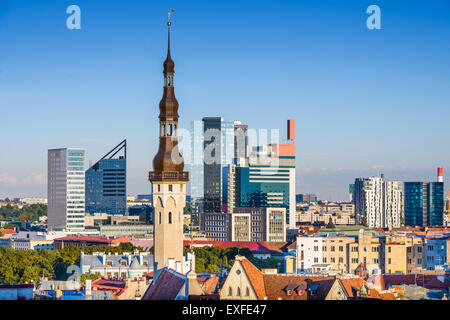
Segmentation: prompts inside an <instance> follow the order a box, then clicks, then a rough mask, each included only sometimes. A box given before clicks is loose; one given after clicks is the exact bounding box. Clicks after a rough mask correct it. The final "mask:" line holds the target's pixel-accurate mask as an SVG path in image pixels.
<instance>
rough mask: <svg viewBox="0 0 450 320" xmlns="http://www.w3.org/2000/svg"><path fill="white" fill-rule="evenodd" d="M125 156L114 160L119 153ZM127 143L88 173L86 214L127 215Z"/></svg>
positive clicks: (113, 150) (104, 158) (106, 156)
mask: <svg viewBox="0 0 450 320" xmlns="http://www.w3.org/2000/svg"><path fill="white" fill-rule="evenodd" d="M121 151H122V152H123V155H120V156H118V157H117V158H114V157H115V156H116V155H117V154H118V153H119V152H121ZM126 195H127V193H126V141H125V140H124V141H122V142H121V143H120V144H119V145H117V146H116V147H115V148H114V149H112V150H111V151H110V152H109V153H108V154H106V155H105V156H104V157H103V158H102V159H100V160H99V161H98V162H97V163H95V164H94V165H93V166H92V167H90V168H89V169H88V170H87V171H86V212H87V213H89V214H94V213H107V214H113V215H125V214H126V210H127V197H126Z"/></svg>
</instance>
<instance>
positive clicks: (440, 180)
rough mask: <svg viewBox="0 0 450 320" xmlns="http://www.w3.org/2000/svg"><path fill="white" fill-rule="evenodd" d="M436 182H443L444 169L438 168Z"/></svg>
mask: <svg viewBox="0 0 450 320" xmlns="http://www.w3.org/2000/svg"><path fill="white" fill-rule="evenodd" d="M438 182H444V169H443V168H438Z"/></svg>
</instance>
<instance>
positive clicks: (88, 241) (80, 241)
mask: <svg viewBox="0 0 450 320" xmlns="http://www.w3.org/2000/svg"><path fill="white" fill-rule="evenodd" d="M122 242H130V239H129V238H127V237H122V238H108V237H100V236H67V237H63V238H57V239H55V240H54V248H55V249H63V248H64V246H68V245H72V246H75V247H83V246H111V247H118V246H119V245H120V244H121V243H122Z"/></svg>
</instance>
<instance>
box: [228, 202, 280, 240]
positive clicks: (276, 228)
mask: <svg viewBox="0 0 450 320" xmlns="http://www.w3.org/2000/svg"><path fill="white" fill-rule="evenodd" d="M230 240H231V241H271V242H284V241H286V208H242V207H241V208H235V210H234V212H233V213H232V214H231V239H230Z"/></svg>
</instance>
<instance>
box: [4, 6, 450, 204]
mask: <svg viewBox="0 0 450 320" xmlns="http://www.w3.org/2000/svg"><path fill="white" fill-rule="evenodd" d="M71 4H76V5H78V6H80V8H81V18H82V29H81V30H68V29H67V28H66V19H67V17H68V15H67V14H66V8H67V7H68V6H69V5H71ZM372 4H376V5H378V6H379V7H380V8H381V27H382V28H381V30H369V29H367V27H366V19H367V17H368V14H366V8H367V7H368V6H369V5H372ZM171 7H172V8H175V9H176V12H175V13H174V15H173V32H172V57H173V59H174V61H175V70H176V74H175V86H176V95H177V98H178V101H179V103H180V110H179V111H180V116H181V119H180V125H181V126H182V127H189V124H190V121H191V120H194V119H201V118H202V117H204V116H222V117H224V118H226V119H233V120H241V121H243V122H245V123H247V124H248V125H249V127H251V128H268V129H271V128H279V129H280V130H281V132H282V133H284V132H285V121H286V119H288V118H292V119H295V120H296V127H297V128H296V138H297V140H296V143H297V177H298V179H297V180H298V181H297V191H298V192H305V193H316V194H318V195H319V197H321V198H324V199H330V200H339V199H340V200H345V199H347V190H348V184H349V183H351V182H352V181H353V180H354V178H355V177H360V176H368V175H379V174H380V173H381V172H384V173H385V175H386V178H388V179H399V180H403V181H413V180H434V179H435V176H436V167H438V166H443V167H444V174H446V176H448V175H450V165H449V163H450V149H448V148H447V145H448V141H450V128H449V120H450V2H449V1H447V0H442V1H439V0H433V1H400V0H390V1H375V0H370V1H363V0H360V1H337V0H334V1H332V0H308V1H286V0H284V1H261V0H260V1H235V0H233V1H220V2H219V1H170V2H169V1H138V0H128V1H118V0H116V1H100V0H89V1H87V0H71V1H62V0H52V1H44V0H34V1H24V0H0V112H1V113H0V114H1V118H0V119H1V120H2V121H1V126H0V136H1V137H2V138H3V139H2V140H3V145H2V148H1V150H2V151H1V153H0V197H5V196H10V197H15V196H32V195H35V196H46V181H45V180H46V172H47V169H46V166H47V149H49V148H58V147H83V148H85V149H86V150H87V160H88V161H90V160H91V161H96V160H97V159H98V158H99V157H101V156H103V154H105V153H106V152H107V151H109V149H110V148H112V147H113V146H115V145H116V144H117V143H119V142H120V141H121V140H122V139H124V138H126V139H127V141H128V151H129V154H128V155H129V158H128V159H129V160H128V170H129V179H128V189H129V190H128V191H129V193H131V194H137V193H148V192H149V189H150V188H149V182H148V181H147V172H148V171H149V170H151V161H152V159H153V156H154V154H155V153H156V150H157V143H158V139H157V134H158V129H157V126H158V120H157V112H158V103H159V100H160V98H161V95H162V62H163V60H164V58H165V54H166V43H167V41H166V37H167V32H166V27H165V22H166V12H167V10H168V9H169V8H171ZM449 182H450V181H449V179H446V184H447V186H448V185H449V184H448V183H449Z"/></svg>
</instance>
